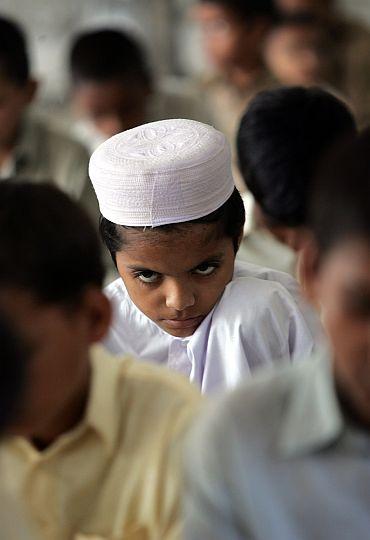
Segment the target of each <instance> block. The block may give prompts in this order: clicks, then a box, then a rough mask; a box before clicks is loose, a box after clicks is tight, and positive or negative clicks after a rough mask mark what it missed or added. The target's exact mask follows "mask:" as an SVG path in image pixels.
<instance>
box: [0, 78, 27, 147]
mask: <svg viewBox="0 0 370 540" xmlns="http://www.w3.org/2000/svg"><path fill="white" fill-rule="evenodd" d="M35 91H36V83H35V82H34V81H29V82H28V83H26V84H25V86H17V85H15V84H14V83H12V82H11V81H9V80H7V79H6V78H4V77H1V76H0V146H1V147H7V146H9V147H11V146H12V145H13V144H14V142H15V139H16V136H17V132H18V129H19V125H20V123H21V120H22V116H23V113H24V111H25V109H26V108H27V107H28V105H29V104H30V103H31V101H32V100H33V97H34V95H35Z"/></svg>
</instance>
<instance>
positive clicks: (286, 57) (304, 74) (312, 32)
mask: <svg viewBox="0 0 370 540" xmlns="http://www.w3.org/2000/svg"><path fill="white" fill-rule="evenodd" d="M264 56H265V62H266V65H267V67H268V68H269V70H270V71H271V73H272V74H273V75H274V77H275V78H276V79H277V80H278V81H279V82H280V83H281V84H283V85H288V86H290V85H292V86H294V85H298V86H311V85H314V84H318V83H320V82H321V80H322V77H323V73H324V71H325V63H326V62H325V55H324V46H323V36H322V35H321V31H320V30H319V29H317V28H315V27H314V26H313V25H312V26H308V25H302V26H300V25H287V26H280V27H278V28H276V29H275V30H273V31H272V32H271V34H270V35H269V37H268V38H267V40H266V45H265V49H264Z"/></svg>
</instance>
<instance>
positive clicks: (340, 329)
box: [302, 238, 370, 430]
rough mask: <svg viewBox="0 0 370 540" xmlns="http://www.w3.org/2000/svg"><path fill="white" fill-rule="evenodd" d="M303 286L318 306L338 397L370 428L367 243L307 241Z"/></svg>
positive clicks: (369, 268)
mask: <svg viewBox="0 0 370 540" xmlns="http://www.w3.org/2000/svg"><path fill="white" fill-rule="evenodd" d="M302 265H303V267H304V271H305V276H306V287H307V289H308V292H309V293H310V296H311V298H314V299H315V300H316V303H317V304H318V305H320V308H321V314H322V320H323V323H324V326H325V329H326V331H327V333H328V336H329V339H330V342H331V346H332V350H333V356H334V375H335V380H336V385H337V388H338V389H339V396H340V401H341V403H342V405H343V407H344V409H345V411H346V413H347V414H349V415H350V416H351V417H352V418H354V419H355V420H356V422H357V423H359V424H361V425H362V426H363V427H364V428H365V429H367V430H369V428H370V243H369V240H368V239H361V238H348V239H346V240H343V242H342V243H340V244H339V243H338V245H337V246H334V247H332V248H331V249H329V251H328V252H327V253H320V251H319V249H318V248H317V246H316V244H315V242H314V241H313V240H311V241H310V242H307V244H306V247H305V249H304V250H303V253H302Z"/></svg>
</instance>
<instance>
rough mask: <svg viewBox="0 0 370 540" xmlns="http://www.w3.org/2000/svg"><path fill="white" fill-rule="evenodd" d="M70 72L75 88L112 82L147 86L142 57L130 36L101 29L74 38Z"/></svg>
mask: <svg viewBox="0 0 370 540" xmlns="http://www.w3.org/2000/svg"><path fill="white" fill-rule="evenodd" d="M70 70H71V74H72V79H73V82H74V83H75V84H78V83H80V82H85V81H93V82H106V81H110V80H112V79H123V80H125V81H126V80H135V81H140V82H143V83H144V84H146V85H148V86H150V85H151V82H152V76H151V73H150V69H149V66H148V63H147V59H146V55H145V53H144V50H143V49H142V47H141V46H140V44H139V43H138V42H137V41H136V40H135V39H134V38H133V37H131V36H130V35H128V34H126V33H124V32H121V31H119V30H113V29H103V30H95V31H90V32H86V33H83V34H80V35H78V36H77V37H76V38H75V41H74V43H73V44H72V48H71V53H70Z"/></svg>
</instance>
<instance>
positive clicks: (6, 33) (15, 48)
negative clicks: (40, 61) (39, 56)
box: [0, 17, 30, 86]
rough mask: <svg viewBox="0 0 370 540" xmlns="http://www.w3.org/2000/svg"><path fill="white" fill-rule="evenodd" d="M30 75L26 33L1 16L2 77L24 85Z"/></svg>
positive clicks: (0, 66)
mask: <svg viewBox="0 0 370 540" xmlns="http://www.w3.org/2000/svg"><path fill="white" fill-rule="evenodd" d="M29 76H30V67H29V59H28V54H27V44H26V38H25V35H24V33H23V31H22V29H21V28H20V26H18V24H16V23H15V22H13V21H11V20H10V19H5V18H4V17H0V77H3V78H4V79H6V80H9V81H10V82H12V83H14V84H16V85H17V86H24V85H25V84H26V83H27V82H28V80H29Z"/></svg>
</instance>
